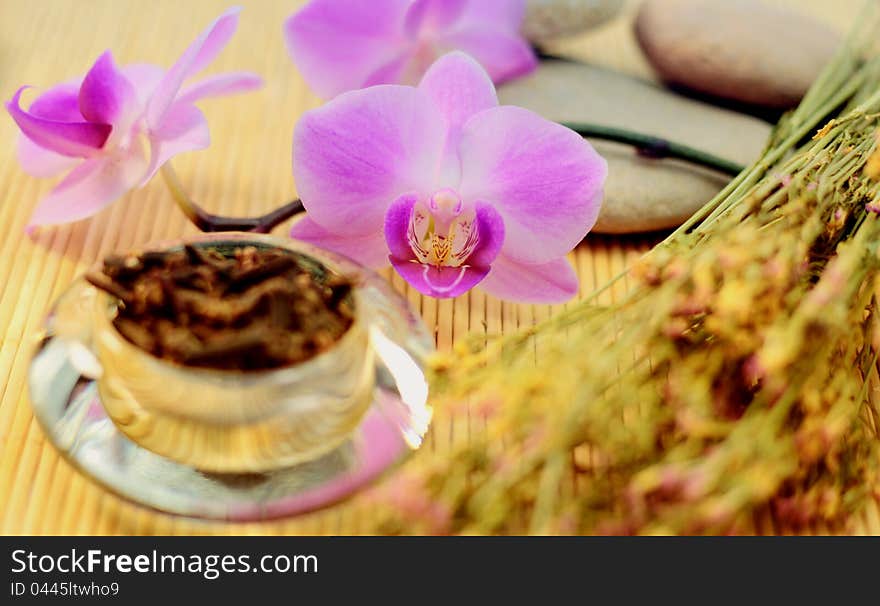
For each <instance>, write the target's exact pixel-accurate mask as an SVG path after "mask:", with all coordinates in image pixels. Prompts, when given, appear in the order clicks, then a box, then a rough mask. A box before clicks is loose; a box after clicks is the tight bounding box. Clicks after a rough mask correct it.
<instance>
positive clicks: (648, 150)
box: [561, 122, 745, 176]
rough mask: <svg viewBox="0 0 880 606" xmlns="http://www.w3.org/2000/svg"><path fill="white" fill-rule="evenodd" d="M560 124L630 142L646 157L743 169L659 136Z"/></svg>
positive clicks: (723, 169) (594, 135)
mask: <svg viewBox="0 0 880 606" xmlns="http://www.w3.org/2000/svg"><path fill="white" fill-rule="evenodd" d="M561 124H562V125H563V126H566V127H568V128H570V129H571V130H573V131H574V132H576V133H577V134H579V135H580V136H582V137H587V138H589V139H602V140H605V141H614V142H616V143H624V144H626V145H632V146H633V147H635V148H636V151H637V152H638V153H639V155H641V156H644V157H646V158H655V159H659V158H675V159H677V160H684V161H686V162H690V163H691V164H696V165H698V166H704V167H706V168H711V169H712V170H716V171H718V172H720V173H724V174H726V175H731V176H735V175H738V174H739V173H741V172H742V171H743V170H744V169H745V166H740V165H739V164H737V163H735V162H730V161H729V160H725V159H724V158H719V157H718V156H713V155H712V154H709V153H706V152H703V151H700V150H698V149H694V148H693V147H688V146H687V145H682V144H681V143H675V142H674V141H668V140H666V139H661V138H660V137H652V136H650V135H643V134H641V133H634V132H632V131H628V130H625V129H622V128H614V127H611V126H600V125H598V124H588V123H586V122H562V123H561Z"/></svg>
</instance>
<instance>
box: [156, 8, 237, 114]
mask: <svg viewBox="0 0 880 606" xmlns="http://www.w3.org/2000/svg"><path fill="white" fill-rule="evenodd" d="M240 11H241V8H240V7H234V8H231V9H229V10H227V11H226V12H225V13H223V14H222V15H220V16H219V17H218V18H217V19H216V20H215V21H214V22H213V23H212V24H211V25H210V26H208V28H207V29H206V30H205V31H204V32H202V34H201V35H200V36H199V37H198V38H197V39H196V41H195V42H193V43H192V44H191V45H190V46H189V48H187V49H186V50H185V51H184V53H183V55H181V56H180V59H178V60H177V62H176V63H175V64H174V65H173V66H171V69H169V70H168V72H166V74H165V76H164V77H163V78H162V80H161V81H160V82H159V84H158V85H157V86H156V90H155V91H154V93H153V95H152V97H151V98H150V102H149V104H148V105H147V124H148V125H149V126H150V128H156V127H158V125H159V124H161V123H162V119H163V116H164V115H165V112H167V111H168V110H169V108H170V107H171V104H172V103H173V102H174V100H175V98H176V97H177V93H178V91H179V90H180V86H181V85H182V84H183V81H184V80H186V79H187V78H188V77H190V76H192V75H193V74H194V73H196V72H198V71H199V70H201V69H202V68H204V67H206V66H207V65H208V64H209V63H210V62H211V61H213V60H214V57H216V56H217V55H218V54H219V53H220V51H221V50H223V47H224V46H226V44H227V43H228V42H229V39H230V38H231V37H232V35H233V34H234V33H235V29H236V27H238V13H239V12H240Z"/></svg>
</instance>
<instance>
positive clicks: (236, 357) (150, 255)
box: [86, 245, 354, 370]
mask: <svg viewBox="0 0 880 606" xmlns="http://www.w3.org/2000/svg"><path fill="white" fill-rule="evenodd" d="M86 279H87V280H88V281H89V282H90V283H92V284H93V285H94V286H96V287H97V288H100V289H102V290H104V291H106V292H108V293H109V294H111V295H112V296H114V297H116V298H118V299H119V301H120V302H121V303H120V305H119V310H118V313H117V316H116V318H115V319H114V321H113V324H114V326H115V327H116V329H117V330H119V332H120V333H121V334H122V335H123V336H124V337H125V338H126V339H128V340H129V341H131V342H132V343H134V344H135V345H137V346H139V347H141V348H142V349H144V350H146V351H148V352H150V353H152V354H153V355H155V356H157V357H160V358H163V359H166V360H169V361H172V362H177V363H180V364H185V365H188V366H198V367H207V368H216V369H224V370H264V369H271V368H279V367H282V366H287V365H290V364H296V363H298V362H303V361H305V360H307V359H309V358H311V357H313V356H315V355H317V354H319V353H321V352H322V351H325V350H326V349H329V348H330V347H332V346H333V344H334V343H336V342H337V341H338V340H339V339H340V338H341V337H342V336H343V335H344V334H345V332H346V331H347V330H348V328H349V327H350V326H351V324H352V322H353V320H354V310H353V301H352V298H351V289H352V284H351V282H350V281H349V280H347V279H346V278H343V277H341V276H338V275H336V274H333V273H329V272H327V271H326V270H325V269H323V267H322V266H320V265H318V264H314V263H308V262H306V261H305V258H304V257H301V256H299V255H297V254H295V253H291V252H289V251H284V250H280V249H272V248H257V247H254V246H244V247H235V248H229V249H228V250H227V251H223V250H221V249H220V248H213V247H208V248H200V247H196V246H192V245H186V246H185V247H184V248H183V249H182V250H175V251H169V252H145V253H141V254H130V255H124V256H111V257H108V258H107V259H105V261H104V264H103V267H102V270H101V271H97V272H90V273H89V274H87V276H86Z"/></svg>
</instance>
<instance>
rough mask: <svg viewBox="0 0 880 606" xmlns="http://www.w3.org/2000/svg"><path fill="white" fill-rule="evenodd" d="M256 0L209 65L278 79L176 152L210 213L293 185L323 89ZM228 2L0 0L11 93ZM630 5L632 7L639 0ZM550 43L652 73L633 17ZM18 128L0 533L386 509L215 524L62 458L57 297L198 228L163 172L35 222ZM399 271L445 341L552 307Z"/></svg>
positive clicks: (766, 526)
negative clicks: (107, 200)
mask: <svg viewBox="0 0 880 606" xmlns="http://www.w3.org/2000/svg"><path fill="white" fill-rule="evenodd" d="M777 3H783V4H790V5H795V6H798V7H799V10H805V11H808V12H811V13H813V14H814V15H818V16H820V17H823V18H827V20H828V21H829V23H831V24H832V25H833V26H834V27H835V28H837V29H840V30H844V29H846V27H847V26H848V24H849V22H850V21H851V19H852V13H853V10H854V7H855V5H856V4H857V2H856V1H855V0H853V1H852V2H834V3H831V2H825V1H823V0H810V1H796V0H790V1H786V2H780V1H779V0H777ZM244 4H245V5H246V7H245V10H244V12H243V13H242V19H241V25H240V29H239V33H238V34H237V35H236V37H235V38H234V39H233V41H232V43H231V44H230V46H229V47H228V48H227V50H226V51H225V52H224V53H223V54H222V55H221V57H220V58H219V60H218V61H216V62H215V63H214V64H213V65H212V66H211V68H210V71H222V70H239V69H247V70H253V71H256V72H258V73H260V74H262V75H263V76H264V77H265V78H266V80H267V82H268V85H267V86H266V88H265V89H264V90H262V91H260V92H258V93H253V94H249V95H245V96H241V97H237V98H231V99H219V100H210V101H207V102H205V103H203V104H202V107H203V108H204V109H205V111H206V114H207V116H208V120H209V122H210V125H211V134H212V138H213V145H212V146H211V148H210V149H209V150H207V151H204V152H199V153H193V154H187V155H185V156H183V157H181V158H180V159H179V160H177V161H176V162H175V166H176V167H177V169H178V172H179V173H180V176H181V178H182V179H183V181H184V183H186V184H187V186H188V187H189V189H190V191H191V193H192V195H193V196H194V197H195V199H197V200H200V201H201V202H202V203H203V205H204V206H206V207H207V208H208V209H209V210H211V211H212V212H216V213H221V214H227V215H246V214H257V213H262V212H265V211H267V210H269V209H270V208H272V207H273V206H275V205H277V204H278V203H280V202H282V201H284V200H287V199H289V198H290V197H291V196H292V195H293V194H294V193H295V191H296V188H295V184H294V182H293V178H292V177H291V171H290V139H291V134H292V129H293V125H294V124H295V122H296V121H297V119H298V118H299V116H300V115H301V114H302V113H303V112H304V111H306V110H308V109H310V108H313V107H316V106H317V105H318V104H319V100H318V99H317V98H316V97H315V96H313V95H312V94H311V93H310V92H309V91H308V90H307V88H306V86H305V84H304V82H303V81H302V79H301V78H300V77H299V75H298V74H297V72H296V70H295V69H294V67H293V66H292V64H291V63H290V61H289V59H288V57H287V55H286V53H285V50H284V46H283V41H282V37H281V23H282V20H283V19H284V17H285V16H286V15H287V14H289V13H290V12H291V11H292V10H293V9H294V8H295V6H296V5H297V2H294V1H291V0H278V1H271V0H261V1H248V2H245V3H244ZM226 6H227V2H226V1H225V0H219V1H218V0H198V1H196V0H187V1H186V2H182V1H181V0H159V1H154V0H149V1H148V0H29V1H27V2H21V1H17V0H0V97H2V98H3V99H4V100H6V99H9V98H10V97H11V96H12V93H13V92H14V90H15V89H16V88H17V87H18V86H19V85H20V84H31V85H34V86H36V87H40V88H42V87H47V86H49V85H52V84H55V83H57V82H60V81H62V80H65V79H68V78H70V77H73V76H77V75H80V74H83V73H85V71H86V69H87V68H88V67H89V66H90V64H91V62H92V61H93V60H94V59H95V57H97V56H98V54H99V53H100V52H102V51H103V50H104V49H107V48H110V49H112V50H113V52H114V55H115V57H116V58H117V61H118V62H120V63H122V64H125V63H130V62H137V61H149V62H153V63H159V64H162V65H166V66H167V65H170V64H171V62H173V61H174V59H175V58H176V57H177V56H178V54H179V53H180V52H181V51H182V50H183V49H184V48H185V47H186V45H187V44H188V43H189V42H190V41H191V40H192V39H193V38H194V37H195V36H196V35H197V34H198V32H199V31H200V30H201V29H202V28H203V27H205V26H206V25H207V24H208V23H209V22H210V21H211V20H212V19H213V18H214V17H215V16H216V15H218V14H219V13H220V12H222V10H223V9H224V8H226ZM628 12H629V13H630V16H631V7H630V10H629V11H628ZM551 50H554V51H556V52H564V53H568V54H570V55H573V56H575V57H578V58H581V59H584V60H588V61H592V62H595V63H600V64H604V65H608V66H611V67H614V68H616V69H620V70H622V71H625V72H628V73H632V74H635V75H641V76H645V77H649V76H650V71H649V69H648V67H647V65H646V64H645V63H644V60H643V59H642V58H641V55H640V54H639V52H638V49H637V47H636V45H635V43H634V42H633V40H632V37H631V34H630V29H629V24H628V23H627V17H624V18H623V19H620V20H618V21H616V22H615V23H612V24H610V25H609V26H606V27H603V28H601V29H599V30H597V31H596V32H593V33H591V34H589V35H585V36H582V37H580V38H578V39H575V40H570V41H567V42H565V43H562V44H559V45H558V47H556V48H554V49H551ZM597 94H601V91H597ZM15 138H16V130H15V127H14V125H13V123H12V120H11V119H9V118H8V116H6V115H5V113H4V115H2V116H0V236H2V238H0V339H2V341H0V533H2V534H26V533H27V534H32V533H33V534H193V533H225V534H242V533H268V534H297V533H330V534H356V533H358V532H359V529H361V528H363V527H364V526H365V522H366V521H367V520H368V516H370V515H373V513H374V507H370V506H368V504H369V500H368V496H363V495H362V496H359V497H356V498H354V499H352V500H350V501H349V502H347V503H345V504H342V505H338V506H336V507H333V508H330V509H327V510H324V511H321V512H317V513H314V514H310V515H307V516H304V517H301V518H296V519H292V520H286V521H274V522H269V523H260V524H246V525H226V524H214V523H205V522H200V521H193V520H187V519H180V518H174V517H170V516H165V515H159V514H157V513H154V512H151V511H147V510H145V509H141V508H139V507H136V506H133V505H131V504H129V503H127V502H125V501H122V500H120V499H118V498H116V497H114V496H112V495H110V494H109V493H107V492H106V491H104V490H102V489H100V488H99V487H97V486H96V485H95V484H94V483H92V482H91V481H89V480H87V479H86V478H84V477H83V476H81V475H80V474H78V473H76V472H75V471H73V469H72V468H71V467H70V466H69V465H68V464H67V463H66V462H64V461H63V460H61V458H60V457H59V455H58V454H56V452H55V451H54V450H53V449H52V447H51V446H50V445H49V444H48V443H47V441H46V439H45V438H44V437H43V434H42V432H41V431H40V428H39V426H38V425H37V423H36V422H35V421H34V419H33V416H32V414H31V409H30V405H29V402H28V397H27V391H26V376H27V370H28V364H29V359H30V355H31V352H32V349H33V347H34V345H35V339H36V335H37V334H38V330H39V327H40V324H41V322H42V319H43V316H44V314H45V313H46V310H47V309H48V307H49V305H50V303H51V302H52V301H53V300H54V299H55V297H56V296H58V295H59V294H60V293H61V292H62V291H63V290H64V288H65V287H66V286H67V285H68V284H69V283H70V281H71V280H72V279H73V278H74V277H76V276H77V275H78V274H79V273H80V272H82V271H83V270H84V269H85V268H86V267H88V266H89V265H90V264H92V263H93V262H94V261H95V260H96V259H99V258H101V257H103V256H104V255H105V254H107V253H109V252H111V251H122V250H126V249H129V248H132V247H136V246H138V245H139V244H143V243H146V242H149V241H153V240H160V239H168V238H175V237H178V236H181V235H186V234H193V233H196V230H195V229H194V228H193V227H192V226H190V225H189V224H188V223H187V221H186V220H185V219H184V217H183V215H182V214H181V213H180V212H179V211H178V210H177V209H176V208H175V207H174V205H173V204H172V202H171V200H170V198H169V196H168V194H167V193H166V191H165V189H164V186H163V184H162V183H161V181H160V180H159V179H156V180H154V181H153V182H152V183H151V184H149V185H148V186H147V187H145V188H144V189H142V190H140V191H137V192H134V193H132V194H129V195H128V196H126V197H125V198H123V199H122V200H120V201H119V202H117V203H116V204H114V205H113V206H111V207H110V208H108V209H107V210H105V211H104V212H102V213H100V214H99V215H97V216H96V217H94V218H92V219H90V220H86V221H82V222H79V223H77V224H74V225H70V226H65V227H60V228H52V229H43V230H40V231H39V232H38V233H37V234H36V235H35V236H34V237H28V236H26V235H25V234H24V233H23V229H24V226H25V224H26V222H27V219H28V216H29V215H30V213H31V211H32V209H33V207H34V205H35V204H36V202H37V201H38V200H39V199H40V198H41V197H42V196H43V195H45V194H46V193H47V192H48V191H49V189H50V188H51V185H52V183H51V182H49V181H47V180H37V179H34V178H31V177H28V176H27V175H25V174H24V173H23V172H22V171H21V170H20V168H19V167H18V165H17V162H16V161H15V154H14V141H15ZM285 229H286V228H279V229H278V230H277V232H278V233H284V231H285ZM653 242H654V238H653V237H652V236H639V237H631V238H607V237H600V236H589V237H588V238H587V240H586V241H585V242H584V243H583V244H582V245H581V246H580V247H579V248H578V249H577V250H576V251H575V252H574V253H573V255H572V259H573V260H574V262H575V263H576V266H577V268H578V272H579V274H580V276H581V282H582V286H581V290H582V294H584V293H588V292H590V291H591V290H592V289H593V288H594V287H595V286H596V285H599V284H602V283H604V282H605V281H606V280H607V279H608V278H609V277H611V276H613V275H615V274H616V273H618V272H619V271H620V270H621V269H622V268H624V267H625V266H626V265H627V263H628V262H630V261H631V260H632V259H633V258H635V257H637V256H638V255H639V254H641V253H642V252H644V251H645V250H647V249H648V248H649V247H650V246H651V245H652V244H653ZM387 275H388V276H389V277H390V279H392V280H393V283H394V285H395V286H396V287H398V288H399V289H400V290H401V291H402V292H405V293H406V296H407V297H408V298H409V300H410V301H411V302H412V303H413V305H415V306H416V307H417V308H418V309H419V310H420V311H421V313H422V316H423V317H424V320H425V322H426V323H427V324H428V325H429V326H430V327H432V328H433V329H434V332H435V335H436V339H437V345H438V347H440V348H442V349H446V348H449V347H450V346H451V345H452V344H453V343H454V342H455V341H456V339H459V338H461V337H462V336H463V335H465V334H466V333H468V332H470V331H482V330H488V331H490V332H499V331H501V332H508V331H513V330H516V329H517V328H519V327H522V326H527V325H530V324H532V323H533V322H535V321H537V320H540V319H542V318H546V317H548V315H549V314H551V313H553V309H552V308H550V307H548V306H533V305H510V304H505V303H501V302H499V301H497V300H494V299H492V298H490V297H487V296H485V295H483V294H481V293H479V292H473V291H472V292H471V293H469V294H468V295H466V296H463V297H460V298H458V299H456V300H454V301H448V300H447V301H439V302H438V301H435V300H430V299H423V298H422V297H421V296H419V295H418V294H417V293H415V292H413V291H412V290H410V289H408V288H406V285H405V284H404V283H403V281H402V280H400V279H399V278H397V277H393V276H391V274H390V273H388V274H387ZM622 288H625V284H621V285H620V287H618V289H617V290H613V291H610V292H608V293H606V294H605V295H604V296H605V297H606V299H605V300H606V301H608V300H610V299H612V298H614V297H618V296H620V294H621V289H622ZM470 430H471V428H470V426H469V423H468V418H467V415H466V414H459V416H456V417H452V418H444V417H440V418H438V419H436V421H435V423H434V425H433V427H432V430H431V434H430V436H429V438H428V440H427V442H426V444H425V446H424V447H423V450H422V451H420V452H419V453H418V455H417V456H421V457H437V456H442V455H443V453H444V452H445V451H446V450H448V448H449V446H450V444H451V443H453V442H454V441H455V440H462V439H467V436H468V433H469V431H470ZM756 529H757V530H758V531H759V532H779V531H784V529H780V528H777V527H775V525H774V523H773V520H772V519H769V518H767V519H761V520H758V521H757V526H756ZM825 530H826V529H821V528H820V529H815V531H817V532H824V531H825ZM848 531H850V532H857V533H872V534H880V511H878V509H877V507H876V506H873V507H870V508H868V509H867V510H866V512H865V513H864V514H863V515H861V516H859V517H858V519H856V520H854V521H853V523H852V524H851V525H850V528H848Z"/></svg>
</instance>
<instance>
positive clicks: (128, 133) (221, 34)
mask: <svg viewBox="0 0 880 606" xmlns="http://www.w3.org/2000/svg"><path fill="white" fill-rule="evenodd" d="M239 10H240V9H238V8H233V9H230V10H228V11H227V12H225V13H224V14H223V15H221V16H220V17H219V18H218V19H217V20H216V21H214V23H212V24H211V26H210V27H208V28H207V29H206V30H205V31H204V32H203V33H202V34H201V35H200V36H199V38H198V39H197V40H196V41H195V42H193V43H192V44H191V45H190V47H189V48H187V49H186V51H185V52H184V53H183V55H182V56H181V57H180V58H179V59H178V60H177V62H176V63H175V64H174V65H173V66H172V67H171V69H169V70H168V71H164V70H163V69H162V68H161V67H158V66H156V65H149V64H137V65H128V66H125V67H123V68H119V67H117V66H116V64H115V62H114V61H113V57H112V55H111V54H110V52H109V51H107V52H105V53H104V54H103V55H101V56H100V57H99V58H98V60H97V61H95V63H94V65H93V66H92V67H91V69H90V70H89V72H88V73H87V74H86V75H85V77H84V78H82V79H81V80H76V81H71V82H67V83H64V84H59V85H57V86H55V87H52V88H50V89H48V90H47V91H46V92H44V93H43V94H42V95H40V96H39V97H37V99H36V100H35V101H34V102H33V103H32V104H31V105H30V108H29V109H28V110H23V109H22V108H21V106H20V100H21V95H22V92H23V91H24V90H26V89H27V88H28V87H26V86H25V87H22V88H20V89H19V90H18V91H17V92H16V93H15V95H14V96H13V97H12V99H11V100H10V101H9V102H7V103H6V109H7V110H8V111H9V114H10V115H11V116H12V118H13V119H14V120H15V122H16V124H18V127H19V128H20V129H21V132H22V136H21V138H20V140H19V147H18V155H19V160H20V162H21V164H22V166H23V168H24V169H25V171H27V172H28V173H30V174H32V175H34V176H37V177H50V176H54V175H57V174H59V173H61V172H63V171H65V170H68V169H71V168H72V169H73V170H71V171H70V173H68V175H67V176H66V177H65V178H64V179H63V180H62V181H61V183H60V184H59V185H58V186H56V187H55V188H54V189H53V190H52V192H51V193H50V194H49V195H48V196H47V197H46V198H44V199H43V200H42V201H41V202H40V204H39V205H38V206H37V209H36V210H35V212H34V214H33V216H32V217H31V221H30V224H29V228H33V227H34V226H37V225H46V224H57V223H66V222H70V221H76V220H78V219H82V218H85V217H88V216H90V215H93V214H95V213H96V212H98V211H99V210H101V209H102V208H103V207H105V206H106V205H108V204H110V203H111V202H113V201H114V200H116V199H117V198H119V197H120V196H122V195H123V194H125V193H126V192H127V191H129V190H130V189H132V188H135V187H140V186H142V185H144V184H145V183H146V182H147V181H149V180H150V178H152V177H153V175H154V174H155V173H156V171H157V170H158V169H159V168H160V167H161V166H162V164H164V163H165V162H166V161H168V160H169V159H170V158H171V157H172V156H174V155H176V154H179V153H181V152H185V151H191V150H197V149H203V148H205V147H207V146H208V145H209V143H210V136H209V133H208V123H207V121H206V120H205V116H204V115H203V114H202V112H201V111H200V110H199V109H198V108H197V107H196V106H195V105H194V103H195V102H196V101H198V100H200V99H203V98H205V97H210V96H218V95H226V94H232V93H238V92H242V91H247V90H252V89H254V88H257V87H259V86H260V85H261V84H262V81H261V80H260V78H259V77H257V76H255V75H253V74H250V73H243V72H239V73H227V74H221V75H217V76H212V77H209V78H206V79H204V80H201V81H198V82H196V83H193V84H190V85H189V86H186V87H184V86H183V82H184V81H185V80H186V79H187V78H189V77H190V76H192V75H194V74H195V73H196V72H198V71H200V70H202V69H203V68H205V67H206V66H207V65H208V64H209V63H210V62H211V61H212V60H213V59H214V58H215V57H216V56H217V54H219V52H220V51H221V50H222V49H223V48H224V47H225V46H226V44H227V42H228V41H229V39H230V38H231V37H232V34H233V33H234V32H235V29H236V26H237V25H238V13H239Z"/></svg>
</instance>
